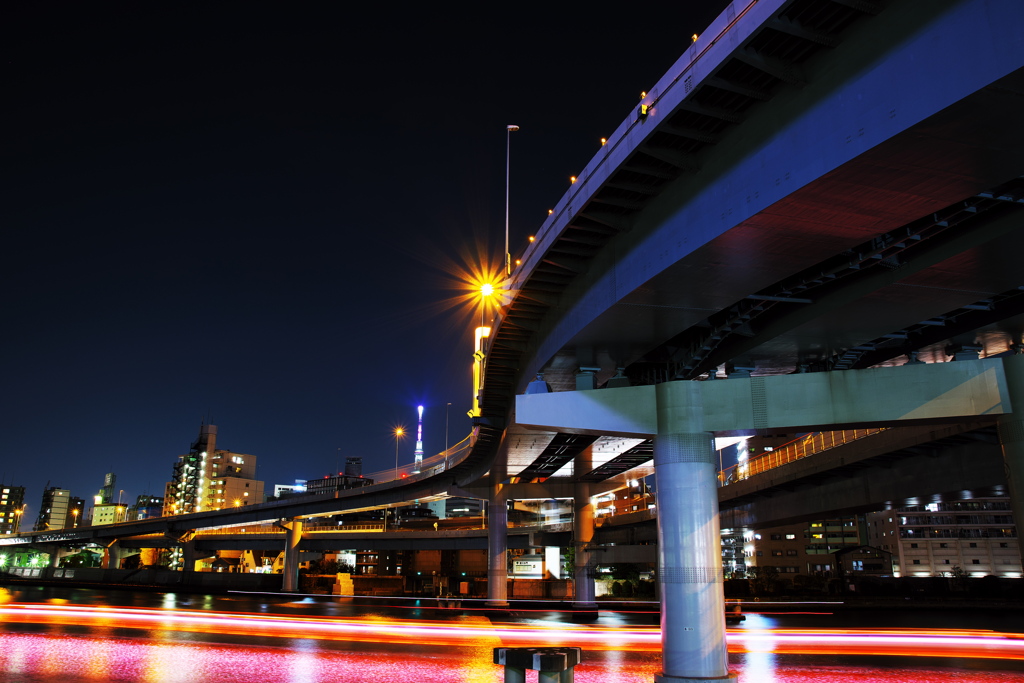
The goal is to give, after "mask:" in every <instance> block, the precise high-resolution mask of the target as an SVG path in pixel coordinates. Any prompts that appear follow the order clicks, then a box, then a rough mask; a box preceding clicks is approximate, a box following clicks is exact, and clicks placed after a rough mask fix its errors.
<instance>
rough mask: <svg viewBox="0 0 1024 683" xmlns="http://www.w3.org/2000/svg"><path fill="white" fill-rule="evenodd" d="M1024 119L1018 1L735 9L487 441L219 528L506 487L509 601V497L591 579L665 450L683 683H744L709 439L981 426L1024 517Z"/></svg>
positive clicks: (643, 124)
mask: <svg viewBox="0 0 1024 683" xmlns="http://www.w3.org/2000/svg"><path fill="white" fill-rule="evenodd" d="M1021 120H1024V7H1022V6H1021V5H1020V3H1019V2H1017V1H1016V0H960V1H957V0H933V1H932V2H929V3H920V2H915V1H914V0H757V1H750V0H737V1H736V2H733V3H732V4H730V5H729V6H728V7H727V8H726V11H725V12H724V13H723V14H722V15H721V16H720V17H719V18H718V19H716V20H715V22H713V23H712V25H711V26H710V27H709V28H708V29H707V30H706V31H705V32H704V33H703V34H702V35H701V36H700V37H699V39H698V40H696V41H695V42H694V43H693V44H692V45H690V46H689V47H688V48H687V49H686V52H685V53H684V54H683V55H682V57H680V59H679V60H678V61H677V62H676V64H674V65H673V66H672V68H671V69H670V70H669V71H668V73H667V74H666V75H665V76H664V77H662V79H661V80H659V82H658V83H657V84H655V85H654V86H653V87H652V88H651V89H650V90H649V91H648V92H647V94H646V95H645V97H644V99H643V100H642V101H641V102H640V104H639V105H638V106H637V107H636V108H635V109H633V110H632V111H631V113H630V115H629V116H628V117H627V119H626V120H625V121H624V122H623V123H622V124H621V125H620V126H619V128H618V129H617V130H616V131H615V132H614V133H613V134H612V135H611V136H609V138H608V140H607V144H605V145H604V146H603V147H601V149H600V150H599V152H598V153H597V155H596V156H595V157H594V158H593V159H592V160H591V161H590V163H588V164H587V166H586V167H585V168H584V169H582V170H581V171H580V172H579V173H578V174H577V177H576V180H575V182H574V183H573V184H572V185H571V187H570V189H569V191H568V192H567V193H566V194H565V196H563V197H562V199H561V200H560V201H559V202H558V203H557V204H556V206H555V207H554V209H553V211H552V214H551V215H550V216H549V218H548V220H547V221H546V222H545V223H544V224H543V226H542V227H541V229H540V230H538V231H537V234H536V239H535V241H534V242H533V243H532V244H531V245H530V247H529V248H528V249H527V251H526V252H525V253H524V254H523V256H522V265H521V266H520V267H518V268H517V269H516V270H515V272H513V273H512V274H511V276H510V277H509V279H508V281H507V282H505V283H504V285H503V287H502V289H503V290H504V293H503V294H504V297H505V299H504V301H503V305H502V307H501V310H500V312H499V313H498V315H497V316H496V318H495V319H494V321H493V322H492V324H491V331H490V336H489V337H487V338H486V340H485V342H486V344H485V346H484V348H483V349H482V352H483V356H484V359H485V360H484V363H485V366H484V373H483V376H482V380H481V384H480V386H479V388H478V389H479V391H478V399H479V406H480V414H479V416H478V417H477V418H476V425H475V429H474V432H475V439H474V441H473V446H472V448H471V449H470V450H469V451H468V452H466V453H464V454H462V455H460V456H459V457H458V458H456V459H454V462H453V463H452V465H453V466H451V467H448V468H446V469H444V471H443V472H429V473H427V472H425V473H424V474H422V475H418V477H411V478H410V479H408V480H400V481H396V482H391V483H387V484H381V485H378V486H374V487H371V489H372V490H371V489H368V490H365V491H358V492H356V493H351V494H349V493H345V492H341V493H339V496H340V498H339V499H338V500H335V501H327V500H319V501H310V502H304V503H302V504H301V505H300V504H298V503H290V504H274V505H278V507H273V508H271V507H265V506H257V508H260V509H256V508H252V509H250V510H248V511H229V512H223V513H216V515H217V520H216V521H217V522H218V523H220V524H231V523H234V522H248V521H256V518H257V517H260V516H262V517H261V518H262V519H267V518H268V515H271V516H272V515H279V516H280V517H284V518H295V517H303V516H306V515H314V514H322V513H325V512H327V510H328V508H334V510H335V511H338V510H340V509H356V508H362V507H375V506H380V505H389V504H394V503H396V502H399V501H407V500H412V499H416V498H425V497H428V496H430V495H443V494H455V495H460V494H461V493H468V494H474V493H475V494H476V495H479V496H481V497H483V496H486V497H488V498H489V499H490V500H491V501H493V502H495V503H498V504H492V505H490V506H489V514H490V520H489V522H490V523H489V532H490V537H489V554H490V559H491V565H490V573H489V576H490V578H492V579H495V580H492V581H490V582H489V590H491V591H492V592H491V595H490V597H491V598H492V602H494V603H496V604H501V603H502V602H503V601H504V581H503V580H501V579H503V577H504V573H505V548H506V540H505V538H504V534H502V533H499V530H501V529H503V528H504V526H505V525H504V524H503V521H504V520H503V518H502V516H501V515H502V511H503V510H504V506H503V505H501V504H500V503H501V502H502V501H503V500H505V499H508V498H531V497H549V496H558V497H573V498H574V499H575V505H576V513H577V520H578V521H579V520H583V521H584V523H583V524H582V525H581V524H577V529H576V538H575V540H574V542H575V544H576V545H577V579H580V578H583V579H585V577H586V576H587V571H588V567H589V564H588V562H589V559H588V557H587V556H588V552H587V550H588V548H589V547H590V545H591V542H592V535H590V534H592V532H593V527H592V525H590V528H589V529H588V528H587V527H588V524H587V523H586V520H587V519H588V516H589V515H591V514H592V512H593V510H592V508H591V507H590V495H591V494H592V493H594V490H595V489H594V488H593V487H610V486H614V485H616V484H615V481H614V480H615V479H616V478H619V479H625V478H628V477H635V476H637V475H638V474H647V473H649V472H650V471H651V469H650V468H651V463H652V460H653V463H654V466H655V468H656V470H657V486H658V513H659V514H658V524H659V582H660V584H661V595H662V598H663V615H662V624H663V634H664V635H663V648H664V655H665V664H664V665H665V672H664V674H663V675H662V676H660V677H659V679H660V680H665V681H670V680H674V681H679V680H690V679H695V678H699V679H700V680H714V679H716V678H723V677H725V676H727V668H726V667H727V664H726V659H725V646H724V643H725V641H724V622H722V623H719V620H717V619H715V618H714V617H713V615H715V614H723V610H722V608H721V599H722V598H721V589H720V586H719V585H718V582H719V581H720V580H721V579H720V568H721V565H720V556H719V557H717V559H716V555H717V550H718V547H717V544H718V539H717V531H718V521H717V512H718V505H717V500H718V493H717V487H716V482H715V472H714V463H712V462H711V460H712V459H713V455H711V454H713V451H712V450H711V445H710V444H711V441H710V439H711V436H713V435H723V434H737V433H746V434H750V433H778V432H783V433H794V432H798V431H808V430H812V429H839V428H844V427H849V426H879V425H884V426H889V427H892V428H893V429H903V428H910V427H917V426H920V425H927V424H934V423H950V422H958V421H963V420H976V419H978V418H979V415H982V416H984V419H986V420H988V421H989V423H990V424H991V423H998V425H999V430H1000V435H1001V437H1002V441H1003V450H1004V454H1005V455H1006V459H1007V460H1006V462H1007V471H1008V472H1009V484H1010V490H1011V495H1012V496H1014V498H1015V500H1017V502H1018V503H1019V502H1021V501H1020V500H1019V498H1020V489H1022V488H1024V486H1021V485H1020V484H1018V485H1016V486H1015V485H1014V482H1015V481H1021V482H1024V465H1021V462H1022V461H1024V452H1019V453H1018V452H1017V451H1024V422H1022V421H1021V420H1020V419H1019V417H1018V416H1016V415H1015V414H1014V412H1013V404H1014V398H1016V399H1017V400H1019V401H1024V379H1022V378H1024V371H1022V369H1021V368H1020V367H1019V366H1020V365H1021V364H1020V363H1019V362H1017V359H1016V358H1008V359H998V358H992V357H994V356H999V355H1003V354H1013V353H1017V352H1019V350H1020V348H1021V343H1022V338H1021V337H1022V323H1024V317H1022V316H1024V289H1022V286H1024V276H1021V274H1020V269H1019V267H1018V261H1019V254H1021V253H1022V247H1024V231H1022V230H1021V229H1020V228H1021V226H1022V218H1024V181H1022V179H1021V176H1022V175H1024V127H1022V126H1020V125H1019V122H1020V121H1021ZM986 359H987V360H986ZM949 360H956V361H957V362H955V363H951V362H946V361H949ZM538 374H540V375H541V376H542V377H540V378H538ZM725 378H728V379H727V380H726V381H717V380H720V379H725ZM709 380H714V381H709ZM549 390H550V393H549ZM595 406H596V407H595ZM638 468H639V469H638ZM1016 507H1017V508H1018V513H1017V514H1018V515H1019V514H1020V508H1021V507H1024V506H1021V505H1017V506H1016ZM200 514H204V515H207V514H208V515H214V514H215V513H200ZM182 517H183V518H182V519H180V520H176V521H175V522H174V523H175V524H181V525H182V526H181V530H183V531H184V530H185V529H187V528H192V529H195V528H197V524H198V523H202V524H205V523H207V522H213V521H215V520H214V519H213V518H211V519H210V520H198V519H196V520H192V519H184V517H186V516H182ZM187 517H195V516H187ZM229 520H231V521H229ZM1021 522H1022V519H1021V517H1019V516H1018V527H1021V528H1024V524H1021ZM140 524H142V523H140ZM186 525H191V527H187V526H186ZM211 525H212V524H211ZM299 526H301V522H300V523H299ZM137 531H138V533H147V532H149V531H152V527H145V528H144V526H140V527H139V529H138V530H137ZM296 537H297V535H296V533H295V531H294V526H293V531H292V532H291V533H290V538H291V539H295V538H296ZM40 540H41V539H40ZM0 542H2V541H0ZM293 542H294V540H290V541H289V546H290V547H294V546H293ZM295 543H297V542H295ZM587 583H588V582H587V581H586V580H583V581H580V580H577V586H578V588H577V591H578V592H577V600H579V601H580V602H581V604H587V603H588V598H589V596H588V595H587V593H586V590H587V588H586V584H587ZM580 591H583V592H582V593H581V592H580Z"/></svg>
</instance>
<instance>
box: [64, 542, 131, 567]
mask: <svg viewBox="0 0 1024 683" xmlns="http://www.w3.org/2000/svg"><path fill="white" fill-rule="evenodd" d="M51 566H53V565H51ZM100 566H101V567H103V569H120V568H121V544H120V543H118V542H117V541H114V542H113V543H111V544H110V545H108V546H107V547H106V548H104V549H103V564H102V565H100Z"/></svg>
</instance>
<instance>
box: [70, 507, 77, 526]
mask: <svg viewBox="0 0 1024 683" xmlns="http://www.w3.org/2000/svg"><path fill="white" fill-rule="evenodd" d="M71 517H72V519H74V522H72V524H71V528H72V529H77V528H78V508H74V509H73V510H72V511H71Z"/></svg>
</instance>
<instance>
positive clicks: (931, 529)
mask: <svg viewBox="0 0 1024 683" xmlns="http://www.w3.org/2000/svg"><path fill="white" fill-rule="evenodd" d="M867 521H868V533H869V541H870V543H871V545H873V546H875V547H876V548H881V549H882V550H887V551H889V552H891V553H892V554H893V562H894V563H895V564H896V565H897V572H898V574H899V575H900V576H953V575H955V574H956V573H957V572H962V574H963V575H965V576H989V575H993V576H1001V577H1005V578H1020V577H1021V574H1022V572H1021V562H1020V553H1019V551H1018V544H1019V540H1018V539H1017V528H1016V526H1014V523H1013V513H1012V511H1011V509H1010V499H1009V497H1008V496H1006V495H996V496H990V497H985V498H971V499H967V500H954V501H946V502H932V503H924V504H920V505H909V506H907V507H903V508H899V509H896V510H883V511H882V512H873V513H871V514H869V515H868V516H867ZM954 568H956V569H954Z"/></svg>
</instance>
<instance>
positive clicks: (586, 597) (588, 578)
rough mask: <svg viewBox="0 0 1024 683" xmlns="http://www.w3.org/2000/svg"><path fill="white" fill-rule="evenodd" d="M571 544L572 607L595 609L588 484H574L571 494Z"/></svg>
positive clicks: (590, 504)
mask: <svg viewBox="0 0 1024 683" xmlns="http://www.w3.org/2000/svg"><path fill="white" fill-rule="evenodd" d="M572 531H573V546H574V547H575V548H576V562H575V566H574V567H573V574H572V582H573V592H574V598H573V608H574V609H597V602H596V601H595V598H594V562H593V561H592V560H593V558H592V554H593V551H592V550H591V547H590V546H591V543H592V542H593V540H594V504H593V503H592V502H591V501H590V484H576V491H575V495H574V496H573V522H572Z"/></svg>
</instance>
